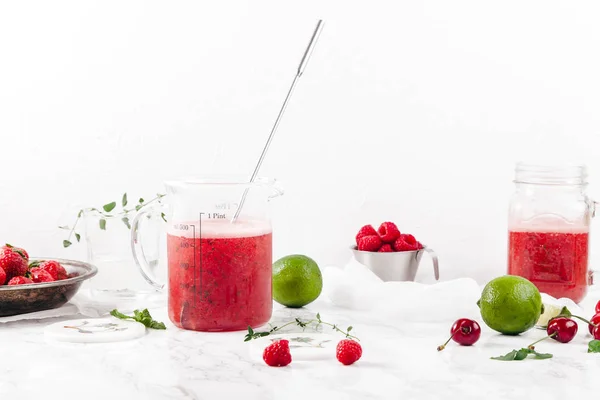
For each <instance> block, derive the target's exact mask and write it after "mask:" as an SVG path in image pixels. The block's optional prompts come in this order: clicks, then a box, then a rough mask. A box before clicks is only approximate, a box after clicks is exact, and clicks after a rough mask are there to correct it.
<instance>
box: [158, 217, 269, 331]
mask: <svg viewBox="0 0 600 400" xmlns="http://www.w3.org/2000/svg"><path fill="white" fill-rule="evenodd" d="M176 227H177V228H178V229H176V230H173V231H171V232H169V234H168V235H167V257H168V263H169V318H170V319H171V321H172V322H173V323H174V324H175V325H176V326H178V327H180V328H183V329H190V330H195V331H232V330H245V329H247V328H248V326H251V327H257V326H260V325H263V324H265V323H267V322H268V321H269V319H270V318H271V312H272V307H273V302H272V283H271V279H272V278H271V276H272V234H271V228H270V226H269V225H268V224H267V223H264V222H262V221H241V220H238V221H236V222H235V223H233V224H232V223H230V222H229V221H228V220H220V221H206V222H205V221H202V223H201V224H200V223H198V222H196V223H188V224H185V223H184V224H177V225H176Z"/></svg>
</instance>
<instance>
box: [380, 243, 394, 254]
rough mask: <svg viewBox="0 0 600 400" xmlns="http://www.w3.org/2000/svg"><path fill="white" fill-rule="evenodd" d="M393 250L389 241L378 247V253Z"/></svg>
mask: <svg viewBox="0 0 600 400" xmlns="http://www.w3.org/2000/svg"><path fill="white" fill-rule="evenodd" d="M393 251H394V249H392V245H391V244H389V243H386V244H384V245H383V246H381V247H380V248H379V252H380V253H391V252H393Z"/></svg>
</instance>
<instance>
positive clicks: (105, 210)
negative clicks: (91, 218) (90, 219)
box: [59, 193, 167, 248]
mask: <svg viewBox="0 0 600 400" xmlns="http://www.w3.org/2000/svg"><path fill="white" fill-rule="evenodd" d="M163 197H165V195H164V194H160V193H158V194H157V195H156V197H154V198H153V199H151V200H148V201H145V200H144V199H143V198H142V197H140V198H139V200H138V202H137V203H136V205H135V207H133V208H127V204H128V199H127V193H124V194H123V197H122V198H121V211H119V212H115V213H113V211H114V209H115V208H116V207H117V202H116V201H112V202H110V203H107V204H105V205H103V206H102V209H98V208H86V209H81V210H79V212H78V213H77V218H76V219H75V222H74V223H73V226H72V227H70V226H59V228H60V229H64V230H67V231H69V235H68V236H67V238H66V239H64V240H63V247H65V248H66V247H69V246H71V245H72V244H73V242H72V240H73V236H75V240H77V242H80V241H81V235H80V234H79V232H77V231H76V228H77V224H78V223H79V221H80V219H81V217H82V216H83V214H84V212H90V211H96V212H97V213H98V214H100V215H101V216H102V218H100V221H99V223H98V224H99V226H100V229H102V230H106V218H112V217H115V216H119V215H122V216H123V217H122V218H121V221H122V222H123V223H124V224H125V226H127V228H128V229H131V224H130V222H129V217H128V216H127V214H129V213H130V212H131V211H134V210H135V211H139V210H140V209H142V207H146V206H147V205H149V204H151V203H154V202H158V203H161V200H162V198H163ZM160 216H161V218H162V219H163V220H164V221H165V222H166V221H167V220H166V218H165V213H161V215H160Z"/></svg>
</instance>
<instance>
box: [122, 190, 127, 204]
mask: <svg viewBox="0 0 600 400" xmlns="http://www.w3.org/2000/svg"><path fill="white" fill-rule="evenodd" d="M121 205H122V206H123V207H125V206H126V205H127V193H123V198H122V199H121Z"/></svg>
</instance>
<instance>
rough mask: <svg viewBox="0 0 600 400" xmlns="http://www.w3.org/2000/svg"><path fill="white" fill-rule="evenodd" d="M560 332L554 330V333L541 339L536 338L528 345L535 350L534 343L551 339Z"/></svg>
mask: <svg viewBox="0 0 600 400" xmlns="http://www.w3.org/2000/svg"><path fill="white" fill-rule="evenodd" d="M557 334H558V332H554V333H552V335H548V336H545V337H543V338H541V339H538V340H536V341H535V342H533V343H531V344H530V345H529V346H527V348H528V349H530V350H533V349H534V345H536V344H538V343H539V342H541V341H542V340H546V339H550V338H553V337H554V336H556V335H557Z"/></svg>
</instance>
